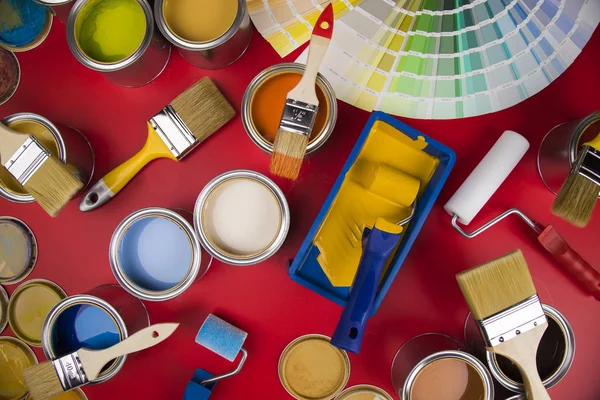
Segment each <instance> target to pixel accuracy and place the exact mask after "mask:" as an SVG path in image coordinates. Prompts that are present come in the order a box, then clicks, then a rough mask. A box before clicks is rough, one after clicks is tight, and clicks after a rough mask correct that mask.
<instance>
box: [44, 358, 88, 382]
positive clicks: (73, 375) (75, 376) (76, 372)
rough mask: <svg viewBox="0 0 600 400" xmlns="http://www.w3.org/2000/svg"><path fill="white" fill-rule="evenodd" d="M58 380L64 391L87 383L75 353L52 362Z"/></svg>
mask: <svg viewBox="0 0 600 400" xmlns="http://www.w3.org/2000/svg"><path fill="white" fill-rule="evenodd" d="M52 364H54V369H55V370H56V375H57V376H58V380H59V381H60V384H61V385H62V387H63V389H64V390H65V391H67V390H71V389H75V388H77V387H79V386H81V385H85V384H86V383H88V382H89V380H88V378H87V376H86V375H85V371H84V370H83V365H82V364H81V361H80V360H79V354H78V353H77V352H75V353H71V354H69V355H66V356H64V357H61V358H59V359H56V360H54V361H52Z"/></svg>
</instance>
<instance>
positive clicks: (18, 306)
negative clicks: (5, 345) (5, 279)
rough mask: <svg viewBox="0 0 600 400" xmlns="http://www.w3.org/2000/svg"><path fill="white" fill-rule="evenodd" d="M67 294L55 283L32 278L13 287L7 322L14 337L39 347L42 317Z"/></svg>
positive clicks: (42, 324) (40, 343)
mask: <svg viewBox="0 0 600 400" xmlns="http://www.w3.org/2000/svg"><path fill="white" fill-rule="evenodd" d="M66 297H67V294H66V293H65V291H64V290H62V288H61V287H60V286H58V285H57V284H56V283H54V282H52V281H49V280H46V279H32V280H29V281H26V282H24V283H23V284H21V285H20V286H19V287H17V288H16V289H15V291H14V292H13V294H12V295H11V296H10V301H9V303H8V324H9V325H10V329H12V331H13V333H14V334H15V336H16V337H18V338H19V339H21V340H22V341H24V342H25V343H27V344H29V345H31V346H35V347H40V346H41V345H42V330H43V327H44V319H45V318H46V316H47V315H48V313H49V312H50V310H51V309H52V308H53V307H54V306H55V305H56V304H58V303H59V302H61V301H62V300H63V299H64V298H66Z"/></svg>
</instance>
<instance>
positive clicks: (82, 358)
mask: <svg viewBox="0 0 600 400" xmlns="http://www.w3.org/2000/svg"><path fill="white" fill-rule="evenodd" d="M177 327H179V324H177V323H165V324H156V325H152V326H149V327H147V328H144V329H142V330H141V331H139V332H136V333H134V334H133V335H131V336H129V337H128V338H127V339H125V340H123V341H122V342H119V343H117V344H115V345H114V346H112V347H109V348H107V349H104V350H88V349H79V350H78V351H76V352H75V353H71V354H68V355H66V356H64V357H61V358H58V359H56V360H53V361H46V362H45V363H42V364H38V365H35V366H33V367H31V368H28V369H26V370H25V371H23V379H25V384H26V386H27V388H28V389H29V393H30V395H31V397H32V398H34V399H36V400H45V399H51V398H52V397H54V396H56V395H58V394H60V393H62V392H67V391H69V390H73V389H75V388H78V387H80V386H83V385H85V384H87V383H89V382H91V381H93V380H94V379H96V378H97V377H98V375H99V374H100V372H101V371H102V368H104V366H105V365H106V364H107V363H109V362H110V361H111V360H114V359H115V358H118V357H121V356H124V355H127V354H130V353H134V352H136V351H140V350H144V349H147V348H149V347H152V346H155V345H157V344H159V343H160V342H162V341H163V340H165V339H166V338H168V337H169V336H171V335H172V334H173V332H175V330H176V329H177Z"/></svg>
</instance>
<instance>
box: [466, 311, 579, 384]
mask: <svg viewBox="0 0 600 400" xmlns="http://www.w3.org/2000/svg"><path fill="white" fill-rule="evenodd" d="M542 308H543V309H544V313H545V314H546V317H547V319H548V328H547V329H546V331H545V332H544V335H543V336H542V339H541V341H540V344H539V346H538V350H537V367H538V372H539V374H540V377H541V378H542V382H543V383H544V386H545V387H546V389H550V388H551V387H553V386H554V385H556V384H557V383H558V382H560V381H561V379H563V378H564V377H565V375H566V374H567V372H569V369H571V365H572V364H573V359H574V357H575V336H574V334H573V329H572V328H571V324H570V323H569V321H568V320H567V319H566V318H565V316H564V315H562V314H561V313H560V312H559V311H558V310H557V309H556V308H554V307H551V306H549V305H547V304H542ZM465 342H466V343H467V346H469V348H470V349H472V351H473V352H474V354H475V355H476V356H478V357H479V358H480V359H484V360H485V361H486V362H487V364H488V367H489V369H490V371H491V373H492V375H493V376H494V378H495V379H496V380H497V381H498V382H499V383H500V384H501V385H502V386H504V387H505V388H506V389H508V390H510V391H512V392H517V393H524V392H525V389H524V388H523V380H522V378H521V374H520V373H519V370H518V369H517V367H516V366H515V365H514V364H513V363H512V362H511V361H509V360H508V359H507V358H505V357H502V356H499V355H496V354H494V353H491V352H488V351H486V350H485V343H484V341H483V338H482V337H481V334H480V332H479V328H478V327H477V322H476V321H475V320H474V319H473V318H472V317H471V315H470V314H469V315H468V316H467V320H466V322H465Z"/></svg>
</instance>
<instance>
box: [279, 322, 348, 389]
mask: <svg viewBox="0 0 600 400" xmlns="http://www.w3.org/2000/svg"><path fill="white" fill-rule="evenodd" d="M349 377H350V360H349V359H348V355H347V354H346V352H345V351H343V350H340V349H338V348H337V347H334V346H333V345H331V343H330V338H329V337H327V336H324V335H316V334H312V335H305V336H301V337H299V338H297V339H296V340H294V341H292V342H291V343H290V344H288V345H287V347H286V348H285V349H284V350H283V353H282V354H281V358H280V359H279V380H280V381H281V384H282V385H283V387H284V388H285V390H287V392H288V393H289V394H290V395H291V396H292V397H294V398H296V399H299V400H326V399H331V398H332V397H334V396H335V395H337V394H338V393H339V392H341V391H342V389H343V388H344V387H345V386H346V384H347V383H348V379H349Z"/></svg>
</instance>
